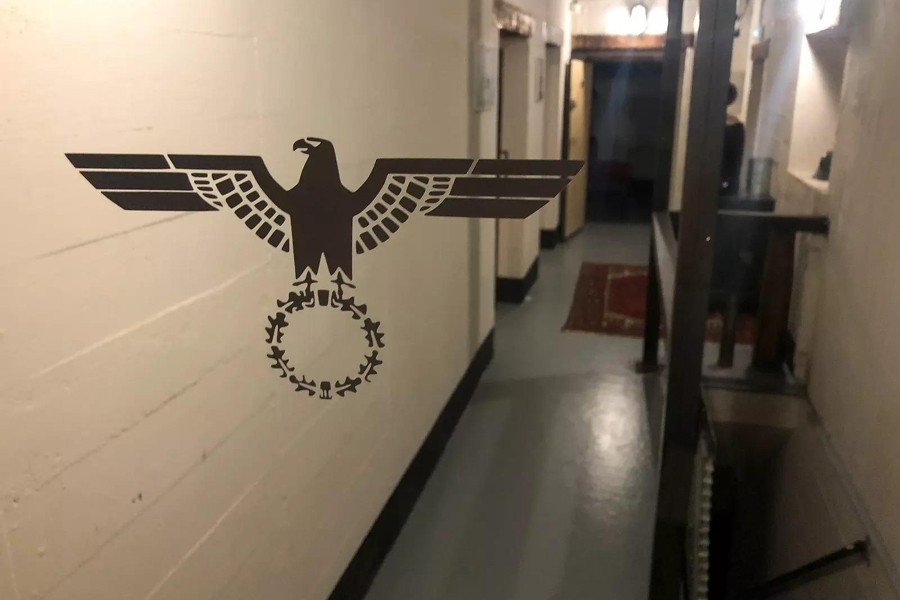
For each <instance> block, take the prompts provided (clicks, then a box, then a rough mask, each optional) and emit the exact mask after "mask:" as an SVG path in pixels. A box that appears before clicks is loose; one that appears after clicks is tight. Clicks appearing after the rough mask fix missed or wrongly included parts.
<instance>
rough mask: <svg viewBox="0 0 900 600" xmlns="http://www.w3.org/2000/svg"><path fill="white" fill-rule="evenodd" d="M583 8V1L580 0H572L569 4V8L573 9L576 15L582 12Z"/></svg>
mask: <svg viewBox="0 0 900 600" xmlns="http://www.w3.org/2000/svg"><path fill="white" fill-rule="evenodd" d="M582 8H583V5H582V4H581V2H580V1H579V0H572V2H571V3H570V4H569V10H571V11H572V12H573V13H575V14H576V15H580V14H581V9H582Z"/></svg>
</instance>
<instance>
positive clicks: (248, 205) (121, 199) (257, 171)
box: [66, 154, 291, 252]
mask: <svg viewBox="0 0 900 600" xmlns="http://www.w3.org/2000/svg"><path fill="white" fill-rule="evenodd" d="M66 157H67V158H68V159H69V161H70V162H71V163H72V165H73V166H74V167H75V168H76V169H78V170H79V172H81V174H82V175H84V177H85V179H87V180H88V181H89V182H90V183H91V185H93V186H94V187H95V188H97V189H98V190H100V191H101V192H102V193H103V195H104V196H106V197H107V198H109V199H110V200H112V201H113V202H115V203H116V204H118V205H119V206H121V207H122V208H124V209H125V210H165V211H194V210H219V209H221V210H229V211H231V212H233V213H234V215H235V216H236V217H237V218H239V219H240V220H241V221H242V222H243V223H244V225H245V226H247V228H248V229H250V230H251V231H253V232H254V233H255V234H256V235H257V237H259V238H260V239H262V240H265V241H266V242H268V243H269V245H270V246H272V247H273V248H279V249H281V250H283V251H284V252H290V249H291V241H290V227H289V226H288V224H287V215H286V214H284V213H283V212H282V211H281V210H279V209H278V208H277V207H276V205H275V202H276V201H278V200H280V199H281V198H282V195H283V194H284V193H285V192H284V190H283V189H282V187H281V186H280V185H278V183H277V182H276V181H275V180H274V179H273V178H272V176H271V175H270V174H269V171H268V169H266V165H265V163H263V161H262V159H261V158H260V157H258V156H212V155H196V154H168V155H163V154H66Z"/></svg>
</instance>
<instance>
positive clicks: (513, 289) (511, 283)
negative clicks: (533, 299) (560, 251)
mask: <svg viewBox="0 0 900 600" xmlns="http://www.w3.org/2000/svg"><path fill="white" fill-rule="evenodd" d="M539 260H540V256H536V257H535V258H534V262H533V263H531V266H530V267H529V268H528V271H527V272H526V273H525V276H524V277H523V278H522V279H515V278H512V277H498V278H497V287H496V298H497V302H511V303H513V304H521V303H522V302H525V296H527V295H528V291H529V290H530V289H531V286H533V285H534V282H535V281H537V276H538V261H539Z"/></svg>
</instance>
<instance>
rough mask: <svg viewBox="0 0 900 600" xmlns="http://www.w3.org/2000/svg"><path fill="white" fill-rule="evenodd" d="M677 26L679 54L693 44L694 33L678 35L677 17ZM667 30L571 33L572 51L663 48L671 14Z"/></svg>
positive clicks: (670, 25)
mask: <svg viewBox="0 0 900 600" xmlns="http://www.w3.org/2000/svg"><path fill="white" fill-rule="evenodd" d="M682 1H683V0H682ZM679 6H681V2H679ZM676 24H677V25H678V28H677V29H675V33H674V39H675V44H674V46H675V47H676V48H678V54H679V56H680V54H681V50H683V49H684V48H689V47H691V46H693V45H694V34H693V33H685V34H682V35H680V36H679V35H678V33H677V32H678V30H680V29H681V19H680V18H679V19H678V22H677V23H676ZM669 31H670V33H665V34H659V35H647V34H645V35H607V34H584V35H573V36H572V51H573V52H574V51H577V50H583V51H593V50H663V49H665V48H666V47H667V40H668V39H669V36H670V35H673V34H672V33H671V31H672V21H671V16H670V20H669ZM679 38H680V39H681V43H680V44H679V43H678V40H679Z"/></svg>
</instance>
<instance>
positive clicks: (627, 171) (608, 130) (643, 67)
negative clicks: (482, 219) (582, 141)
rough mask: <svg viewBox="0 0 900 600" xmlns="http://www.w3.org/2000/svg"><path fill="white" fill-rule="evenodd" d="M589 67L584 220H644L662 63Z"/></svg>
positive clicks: (654, 153) (609, 63)
mask: <svg viewBox="0 0 900 600" xmlns="http://www.w3.org/2000/svg"><path fill="white" fill-rule="evenodd" d="M591 67H592V70H593V78H592V81H593V99H592V107H591V113H590V114H591V122H590V134H589V135H590V141H589V144H590V147H589V163H588V186H587V188H588V189H587V203H586V206H585V211H586V213H585V216H586V219H587V220H589V221H607V222H648V221H649V220H650V213H651V206H652V201H653V180H654V177H655V175H656V160H657V144H658V142H657V140H658V137H659V106H660V93H661V85H662V62H661V61H657V60H630V59H629V60H615V61H597V62H594V63H592V64H591Z"/></svg>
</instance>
